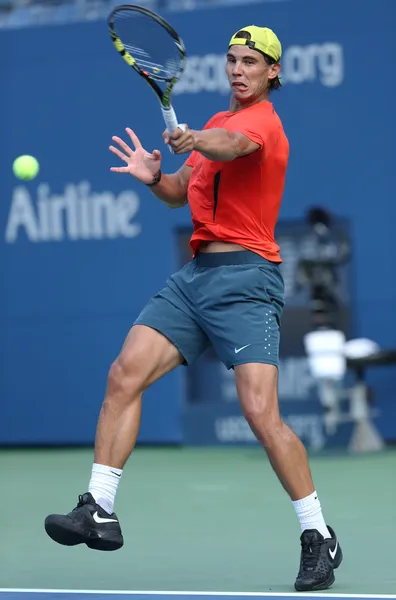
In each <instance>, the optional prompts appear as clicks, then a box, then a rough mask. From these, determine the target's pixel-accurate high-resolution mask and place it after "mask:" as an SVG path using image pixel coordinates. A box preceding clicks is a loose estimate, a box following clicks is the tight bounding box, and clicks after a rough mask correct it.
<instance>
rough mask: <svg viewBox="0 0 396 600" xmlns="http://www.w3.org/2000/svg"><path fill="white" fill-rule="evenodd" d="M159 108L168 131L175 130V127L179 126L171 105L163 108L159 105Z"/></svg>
mask: <svg viewBox="0 0 396 600" xmlns="http://www.w3.org/2000/svg"><path fill="white" fill-rule="evenodd" d="M161 110H162V115H163V117H164V121H165V124H166V128H167V130H168V131H169V133H172V131H175V129H177V128H178V127H179V124H178V122H177V117H176V113H175V111H174V110H173V108H172V106H170V107H169V108H164V107H163V106H161Z"/></svg>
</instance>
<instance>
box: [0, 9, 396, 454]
mask: <svg viewBox="0 0 396 600" xmlns="http://www.w3.org/2000/svg"><path fill="white" fill-rule="evenodd" d="M164 16H166V17H168V18H169V19H170V21H171V22H172V24H173V25H174V27H175V28H176V29H177V30H178V31H180V33H181V35H182V37H183V39H184V41H185V43H186V46H187V50H188V54H189V64H188V68H187V71H186V73H185V75H184V76H183V79H182V80H181V81H180V82H179V85H178V88H176V90H175V96H174V104H175V108H176V111H177V113H178V115H179V119H180V120H181V121H182V122H187V123H188V124H189V125H190V127H192V128H200V127H202V126H203V124H204V123H205V121H206V120H207V119H208V118H209V117H210V116H211V115H212V114H213V113H214V112H217V111H218V110H222V109H224V108H227V107H228V102H229V100H228V90H227V85H226V80H225V76H224V72H223V69H224V58H223V56H224V51H225V49H226V46H227V41H228V39H229V38H230V36H231V34H232V33H233V32H235V31H236V30H237V29H238V28H240V27H242V26H244V25H247V24H252V23H255V24H263V25H264V24H267V25H269V26H270V27H272V28H273V29H274V30H275V31H276V32H277V33H278V35H279V37H280V39H281V40H282V42H283V47H284V57H283V75H284V79H283V81H284V84H285V85H284V88H283V89H282V90H281V91H280V92H279V93H276V94H274V97H273V101H274V104H275V106H276V109H277V111H278V112H279V114H280V116H281V118H282V120H283V122H284V126H285V129H286V132H287V135H288V137H289V140H290V144H291V156H290V166H289V172H288V177H287V186H286V191H285V195H284V202H283V206H282V211H281V217H282V218H288V219H289V218H301V217H302V215H303V213H304V211H305V210H306V208H307V207H308V206H310V205H312V204H321V205H325V206H327V207H329V208H330V209H331V210H332V211H334V212H335V213H336V214H339V215H342V216H343V217H346V218H348V219H350V222H351V224H352V240H353V246H354V270H355V275H354V281H353V298H354V304H353V306H354V314H353V317H354V318H353V325H354V331H355V334H356V335H364V336H368V337H372V338H373V339H375V340H376V341H377V342H379V343H380V344H381V345H382V346H384V347H386V346H392V345H395V342H396V340H395V338H396V335H395V327H394V325H393V321H394V313H395V308H396V277H395V271H394V264H395V258H396V237H395V233H394V223H395V221H396V203H395V201H394V190H395V169H394V165H393V162H394V141H393V136H394V131H395V117H394V114H395V111H394V110H393V104H394V95H395V89H394V88H395V84H394V79H393V78H392V77H391V73H392V71H393V63H394V55H395V38H394V31H395V25H396V22H395V21H396V19H395V4H394V1H393V0H377V2H376V4H375V8H374V7H373V4H372V3H371V2H368V1H366V0H361V1H360V2H359V3H356V2H346V1H345V0H333V1H332V2H320V3H318V2H317V1H316V0H290V1H285V2H281V1H280V2H276V3H271V2H264V3H262V4H252V5H249V6H248V5H246V7H235V8H222V9H211V10H207V11H203V10H201V11H197V12H187V13H184V14H169V15H166V14H165V15H164ZM0 63H1V74H0V78H1V90H2V92H1V95H0V119H1V132H2V143H1V148H0V158H1V164H2V177H1V188H0V189H1V196H2V201H1V203H0V227H1V242H0V243H1V247H0V252H1V261H0V286H1V294H0V323H1V339H0V369H1V382H0V386H1V388H0V394H1V412H2V417H1V419H0V442H2V443H22V442H27V443H35V442H40V443H44V442H60V443H66V442H71V443H79V442H89V441H92V439H93V436H94V430H95V425H96V417H97V414H98V411H99V408H100V404H101V401H102V397H103V394H104V389H105V384H106V375H107V370H108V367H109V365H110V363H111V361H112V360H113V359H114V358H115V357H116V355H117V353H118V351H119V348H120V346H121V344H122V342H123V339H124V337H125V335H126V333H127V331H128V329H129V327H130V326H131V323H132V322H133V320H134V318H135V317H136V316H137V314H138V312H139V310H140V309H141V308H142V306H143V305H144V303H145V302H146V301H147V299H148V298H149V296H150V295H151V294H152V293H154V292H155V291H156V290H157V289H158V288H159V287H161V286H162V284H163V283H164V281H165V279H166V277H167V275H168V274H169V273H170V272H171V271H172V269H174V268H175V266H176V263H177V261H176V244H175V240H174V233H173V231H174V228H175V227H176V226H180V225H186V224H189V222H190V221H189V219H190V213H189V209H188V208H183V209H180V210H177V211H170V210H168V209H167V208H166V207H164V206H163V205H161V203H160V202H158V201H156V199H155V198H153V197H152V196H151V195H150V193H149V191H148V190H146V189H145V188H144V187H143V186H140V185H139V184H137V183H136V182H134V181H133V180H132V179H131V178H129V177H127V176H123V175H116V174H113V173H110V171H109V167H110V166H111V165H113V164H117V161H116V160H114V158H113V155H111V154H110V152H109V151H108V145H109V144H110V143H111V136H112V135H114V134H117V135H123V133H124V129H125V127H126V126H130V127H132V128H133V129H135V131H136V133H137V134H138V135H139V136H140V137H141V139H142V141H143V143H144V144H145V145H146V147H147V148H148V149H153V148H154V147H159V148H160V149H161V150H163V154H164V161H163V167H164V170H165V171H168V172H169V171H174V170H176V169H177V168H178V167H179V166H180V165H181V164H182V161H183V159H182V158H177V157H174V156H171V155H170V154H169V153H168V152H167V150H166V148H164V147H163V143H162V138H161V132H162V130H163V128H164V127H163V122H162V116H161V113H160V111H159V108H158V106H157V100H156V98H155V96H154V94H152V93H151V91H150V90H149V89H148V87H147V86H145V84H144V83H143V82H142V81H141V80H140V79H139V78H138V76H137V75H135V73H133V72H132V70H131V69H129V68H128V67H127V66H126V65H125V64H124V62H123V61H122V60H120V58H119V56H118V55H117V53H116V52H115V51H114V50H113V48H112V45H111V43H110V40H109V38H108V34H107V28H106V24H105V23H104V22H99V23H91V24H87V23H84V24H73V25H68V26H61V27H59V26H58V27H52V28H47V27H46V28H36V29H30V30H20V31H2V32H1V34H0ZM20 154H33V155H35V156H36V157H37V158H38V159H39V161H40V164H41V171H40V174H39V176H38V177H37V179H35V180H34V181H33V182H31V183H27V184H24V183H21V182H18V181H17V180H16V179H15V178H14V177H13V175H12V171H11V164H12V161H13V160H14V158H15V157H16V156H18V155H20ZM372 381H373V383H374V385H375V389H376V393H377V396H376V397H377V401H378V406H379V408H380V409H381V411H382V412H381V415H380V417H379V420H378V423H379V426H380V428H381V431H382V433H383V434H384V435H385V436H386V437H387V438H388V439H391V438H393V439H395V438H396V401H395V399H394V389H395V384H396V372H395V369H389V368H387V369H384V370H380V372H378V373H376V374H373V375H372ZM182 399H183V380H182V370H180V369H179V370H178V371H177V372H175V373H173V374H171V375H169V376H168V377H166V378H165V379H163V380H161V381H160V382H158V383H157V384H156V385H155V386H154V387H153V388H152V389H151V390H150V391H149V392H148V393H147V395H146V399H145V403H144V412H143V421H142V429H141V433H140V440H141V441H146V442H150V441H169V442H177V441H181V440H182V424H181V411H180V408H181V404H182Z"/></svg>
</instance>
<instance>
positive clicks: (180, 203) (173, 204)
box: [166, 199, 188, 208]
mask: <svg viewBox="0 0 396 600" xmlns="http://www.w3.org/2000/svg"><path fill="white" fill-rule="evenodd" d="M187 203H188V200H187V199H184V200H177V201H175V202H171V203H168V202H166V206H167V207H168V208H183V206H186V204H187Z"/></svg>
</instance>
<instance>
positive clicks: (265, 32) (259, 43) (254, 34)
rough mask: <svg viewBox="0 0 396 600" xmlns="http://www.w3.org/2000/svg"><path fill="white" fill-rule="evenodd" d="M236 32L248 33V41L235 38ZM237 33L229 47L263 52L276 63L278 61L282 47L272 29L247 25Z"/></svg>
mask: <svg viewBox="0 0 396 600" xmlns="http://www.w3.org/2000/svg"><path fill="white" fill-rule="evenodd" d="M238 31H247V32H248V33H250V40H245V39H244V38H240V37H235V36H236V34H237V33H238ZM238 31H237V32H236V33H234V35H233V36H232V38H231V40H230V43H229V46H235V45H239V46H248V47H249V48H252V49H253V50H259V51H260V52H264V54H267V55H268V56H270V57H271V58H273V59H274V60H275V61H276V62H278V61H279V60H280V57H281V56H282V46H281V43H280V41H279V39H278V38H277V36H276V35H275V33H274V32H273V31H272V29H269V28H268V27H256V25H249V26H248V27H242V28H241V29H238Z"/></svg>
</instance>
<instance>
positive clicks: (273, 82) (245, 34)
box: [234, 29, 282, 92]
mask: <svg viewBox="0 0 396 600" xmlns="http://www.w3.org/2000/svg"><path fill="white" fill-rule="evenodd" d="M234 37H236V38H241V39H243V40H250V39H251V37H252V36H251V35H250V33H249V31H245V30H244V29H241V30H240V31H238V33H236V34H235V35H234ZM246 45H247V47H248V48H251V49H252V50H256V52H260V54H261V55H262V56H264V60H265V62H266V63H267V65H274V64H276V63H277V62H278V61H276V60H275V59H273V58H272V57H271V56H268V54H265V53H264V52H261V50H259V49H258V48H255V47H254V46H253V45H250V44H246ZM281 87H282V84H281V81H280V79H279V75H277V76H276V77H274V78H273V79H270V80H269V85H268V89H269V91H270V92H272V90H279V88H281Z"/></svg>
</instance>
